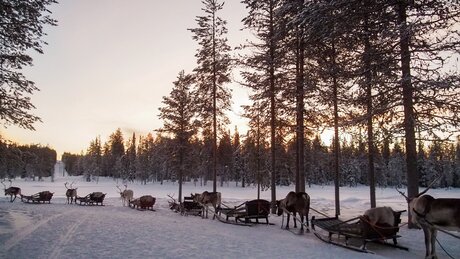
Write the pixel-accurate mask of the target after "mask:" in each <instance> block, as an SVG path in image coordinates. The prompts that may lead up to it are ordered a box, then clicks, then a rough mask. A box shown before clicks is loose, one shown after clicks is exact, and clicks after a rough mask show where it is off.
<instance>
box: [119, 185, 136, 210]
mask: <svg viewBox="0 0 460 259" xmlns="http://www.w3.org/2000/svg"><path fill="white" fill-rule="evenodd" d="M117 188H118V190H119V193H120V197H121V202H122V203H123V207H124V206H126V205H128V206H129V203H130V201H131V200H132V199H133V197H134V192H133V190H128V185H127V184H125V190H124V191H122V190H121V188H120V187H119V186H118V185H117Z"/></svg>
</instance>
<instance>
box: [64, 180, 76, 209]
mask: <svg viewBox="0 0 460 259" xmlns="http://www.w3.org/2000/svg"><path fill="white" fill-rule="evenodd" d="M67 184H68V182H65V184H64V186H65V188H66V189H67V191H66V192H65V196H66V197H67V204H69V203H70V204H72V203H73V202H74V203H75V204H77V189H78V188H73V184H74V182H72V183H71V184H70V188H69V187H67Z"/></svg>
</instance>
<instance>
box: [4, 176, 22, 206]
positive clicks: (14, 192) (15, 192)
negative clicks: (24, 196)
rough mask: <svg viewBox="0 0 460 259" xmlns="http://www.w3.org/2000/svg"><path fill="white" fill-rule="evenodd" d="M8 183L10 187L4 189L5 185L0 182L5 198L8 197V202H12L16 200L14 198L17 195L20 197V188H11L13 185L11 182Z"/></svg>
mask: <svg viewBox="0 0 460 259" xmlns="http://www.w3.org/2000/svg"><path fill="white" fill-rule="evenodd" d="M9 181H10V187H8V188H6V185H5V184H4V183H3V182H4V181H1V183H2V185H3V186H4V187H5V188H4V189H5V196H7V195H10V202H13V201H14V200H16V197H17V196H18V195H21V188H19V187H13V186H11V185H12V184H13V182H11V180H9ZM13 195H14V199H13Z"/></svg>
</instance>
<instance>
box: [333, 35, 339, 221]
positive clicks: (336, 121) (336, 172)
mask: <svg viewBox="0 0 460 259" xmlns="http://www.w3.org/2000/svg"><path fill="white" fill-rule="evenodd" d="M331 58H332V60H331V61H332V80H333V82H332V92H333V93H332V95H333V96H332V98H333V99H334V100H333V103H334V176H335V177H334V186H335V215H336V216H338V215H340V168H339V152H340V148H339V145H340V141H339V108H338V82H337V73H336V69H337V64H336V53H335V44H334V40H333V41H332V57H331Z"/></svg>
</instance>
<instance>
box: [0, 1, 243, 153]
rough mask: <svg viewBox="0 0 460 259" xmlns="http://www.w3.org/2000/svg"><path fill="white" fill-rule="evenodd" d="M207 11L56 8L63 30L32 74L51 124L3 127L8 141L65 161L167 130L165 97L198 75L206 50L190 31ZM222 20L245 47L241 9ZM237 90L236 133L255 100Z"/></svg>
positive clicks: (171, 5)
mask: <svg viewBox="0 0 460 259" xmlns="http://www.w3.org/2000/svg"><path fill="white" fill-rule="evenodd" d="M202 7H203V5H202V3H201V0H167V1H165V0H131V1H127V0H97V1H94V0H78V1H75V0H60V3H59V4H57V5H54V6H52V7H51V11H52V12H53V14H52V17H53V18H54V19H57V20H58V26H56V27H46V28H45V32H46V33H47V34H48V35H47V36H45V38H44V39H45V41H46V42H48V45H47V46H45V47H44V52H45V53H44V54H43V55H40V54H36V53H33V54H32V56H33V58H34V66H33V67H30V68H27V69H25V70H24V74H25V75H26V76H27V78H28V79H29V80H32V81H34V82H35V83H36V85H37V86H38V88H40V91H39V92H35V94H34V95H33V96H32V103H33V104H34V105H35V106H36V109H35V110H32V113H33V114H35V115H38V116H40V117H41V118H42V120H43V123H36V124H35V128H36V131H29V130H24V129H20V128H17V127H15V126H9V127H8V128H6V129H5V128H4V127H2V128H0V134H1V135H2V136H4V137H6V138H7V139H9V140H13V141H15V142H18V143H19V144H41V145H48V146H50V147H51V148H54V149H55V150H56V151H57V152H58V159H60V155H61V154H62V153H63V152H72V153H80V152H81V151H83V152H85V151H86V149H87V147H88V146H89V143H90V141H91V140H93V139H95V138H96V137H97V136H100V137H101V139H102V142H105V141H107V139H108V137H109V135H110V134H111V133H113V132H114V131H115V130H116V129H117V128H121V129H122V131H123V133H124V136H125V139H128V138H129V137H130V136H131V134H132V132H136V134H137V135H139V134H141V135H146V134H147V133H149V132H153V130H155V129H158V128H160V127H161V126H162V124H161V121H160V120H159V119H158V114H159V111H158V108H159V107H160V106H162V103H161V101H162V97H163V96H167V95H169V93H170V91H171V89H172V86H173V84H172V82H173V81H175V80H176V77H177V75H178V73H179V71H180V70H182V69H184V70H185V72H186V73H189V72H191V71H192V69H193V68H194V67H196V59H195V56H194V55H195V53H196V49H197V48H198V47H199V46H198V44H197V43H196V42H195V41H193V40H192V34H191V32H190V31H188V30H187V29H188V28H195V27H197V24H196V22H195V18H196V16H197V15H203V12H202V11H201V8H202ZM219 16H220V17H221V18H223V19H225V20H227V22H228V25H227V28H228V29H229V33H228V39H229V44H230V46H231V47H232V48H233V47H235V46H237V45H238V44H240V43H243V42H244V40H245V38H247V37H248V36H247V32H241V31H240V29H241V28H242V27H243V26H242V23H241V19H242V18H244V17H245V16H246V11H245V8H244V6H243V5H242V4H241V3H240V1H239V0H228V1H226V2H225V5H224V9H223V10H222V11H221V12H220V15H219ZM229 86H230V88H232V89H233V111H232V112H230V114H229V116H230V119H231V120H232V125H231V126H230V129H231V130H232V131H233V128H234V126H233V125H234V124H239V127H242V126H243V125H242V123H243V124H244V120H243V119H241V118H240V117H239V114H240V113H241V112H242V110H241V108H240V106H241V104H243V103H244V104H246V103H248V98H247V90H245V89H242V88H241V87H240V86H239V85H238V84H237V83H232V84H230V85H229ZM239 131H240V133H245V132H244V129H240V130H239Z"/></svg>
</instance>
